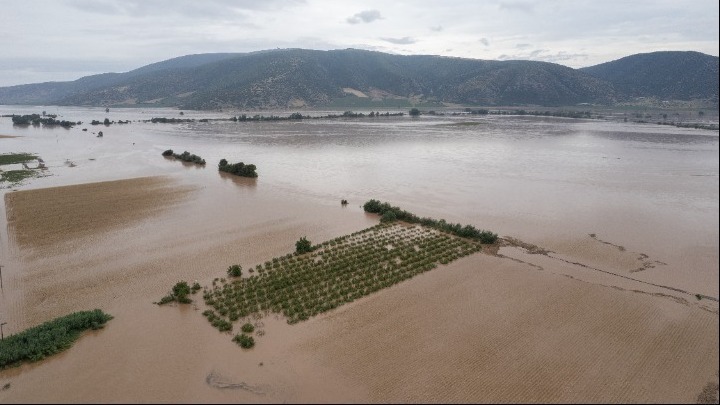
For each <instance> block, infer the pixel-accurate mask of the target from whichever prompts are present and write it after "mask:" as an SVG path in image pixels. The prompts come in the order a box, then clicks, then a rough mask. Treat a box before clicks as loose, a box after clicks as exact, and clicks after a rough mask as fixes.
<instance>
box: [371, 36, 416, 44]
mask: <svg viewBox="0 0 720 405" xmlns="http://www.w3.org/2000/svg"><path fill="white" fill-rule="evenodd" d="M380 39H382V40H383V41H387V42H390V43H391V44H396V45H409V44H414V43H415V42H417V40H415V39H413V38H410V37H402V38H380Z"/></svg>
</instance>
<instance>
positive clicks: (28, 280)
mask: <svg viewBox="0 0 720 405" xmlns="http://www.w3.org/2000/svg"><path fill="white" fill-rule="evenodd" d="M194 187H197V186H192V187H191V186H187V185H184V183H181V182H180V181H172V180H170V179H167V178H144V179H135V180H123V181H117V182H107V183H97V184H88V185H81V186H71V187H58V188H51V189H41V190H32V191H23V192H16V193H9V194H7V198H6V201H5V202H6V205H7V210H8V219H9V221H8V222H9V229H10V235H11V237H12V238H11V239H12V240H11V243H10V247H11V249H10V250H11V251H12V252H13V254H12V256H11V257H10V258H9V261H8V262H7V263H5V264H6V267H5V268H4V269H3V270H4V274H3V276H4V277H5V290H4V292H3V295H2V301H0V302H2V304H3V307H2V308H1V309H0V312H2V313H3V315H4V319H7V320H8V321H9V323H8V325H5V327H6V329H5V331H6V333H8V331H9V332H10V333H14V332H17V331H18V330H19V329H21V328H25V327H28V326H30V325H32V324H36V323H39V322H42V321H44V320H47V319H50V318H52V317H55V316H59V315H63V314H66V313H68V312H72V311H76V310H80V309H91V308H95V307H99V308H101V309H103V310H105V311H107V312H109V313H111V314H112V315H114V316H115V319H114V320H112V321H111V322H110V324H109V325H108V327H107V328H106V329H104V330H101V331H98V332H91V333H88V334H87V335H86V336H84V337H82V338H81V339H80V340H79V341H78V342H77V343H76V344H75V346H73V347H72V348H71V349H69V350H68V351H66V352H64V353H62V354H60V355H58V356H55V357H52V358H50V359H48V360H46V361H42V362H39V363H34V364H30V365H24V366H22V367H19V368H16V369H12V370H5V371H3V372H0V387H2V386H5V384H7V383H10V384H11V385H10V388H9V389H6V390H2V391H0V402H2V403H6V402H7V403H9V402H125V401H129V402H273V403H277V402H281V401H289V402H338V401H340V402H364V401H371V402H426V401H427V402H694V401H696V400H697V398H698V394H699V393H701V392H704V389H705V388H706V384H707V383H708V381H709V380H711V379H713V378H714V377H713V376H715V373H716V371H717V364H718V357H719V356H718V315H717V305H716V303H714V302H711V303H710V304H712V305H715V307H714V311H715V312H712V310H707V308H705V307H702V306H701V304H697V303H694V302H693V303H692V304H689V303H688V302H687V301H683V300H681V299H678V298H677V297H674V298H673V297H670V298H671V299H668V296H667V295H665V294H664V293H663V291H664V290H663V291H660V290H658V288H656V287H652V286H649V285H644V284H641V283H638V282H636V281H632V280H629V279H625V278H618V277H616V276H613V275H609V274H606V273H601V272H597V271H592V270H589V269H587V268H582V267H579V268H578V266H576V265H574V264H572V263H569V262H567V261H560V260H557V259H555V258H553V257H550V256H547V255H546V254H544V253H546V252H544V251H543V249H542V248H537V249H534V248H532V246H531V245H529V244H523V245H521V243H520V242H519V241H516V242H515V244H514V245H512V244H511V245H507V246H504V247H502V248H500V253H503V255H507V256H508V257H512V258H516V257H517V258H521V259H522V260H520V259H516V260H508V258H505V257H496V256H491V255H488V254H475V255H472V256H470V257H467V258H465V259H461V260H459V261H457V262H454V263H452V264H450V265H448V266H439V267H438V268H437V269H435V270H433V271H430V272H428V273H425V274H422V275H420V276H417V277H415V278H413V279H411V280H409V281H406V282H403V283H401V284H399V285H396V286H394V287H392V288H389V289H386V290H383V291H380V292H378V293H376V294H373V295H370V296H368V297H365V298H363V299H360V300H358V301H355V302H354V303H352V304H350V305H347V306H344V307H341V308H339V309H338V310H335V311H331V312H330V313H328V314H325V315H322V316H319V317H316V318H313V319H311V320H309V321H307V322H303V323H300V324H296V325H292V326H290V325H287V324H286V323H285V322H284V320H283V319H280V318H278V317H276V316H274V315H270V316H267V317H265V318H264V319H260V320H253V322H258V324H262V326H261V327H260V328H259V329H260V330H262V331H264V332H265V334H264V335H262V336H256V340H257V345H256V347H255V348H254V349H252V350H242V349H240V348H239V347H238V346H237V345H235V344H234V343H232V342H231V337H232V335H229V334H222V333H219V332H218V331H217V330H215V329H213V328H212V327H211V326H209V325H208V324H207V322H206V321H205V319H204V318H203V317H202V315H201V314H200V312H201V311H200V310H201V309H202V306H201V305H200V306H193V305H188V306H168V307H158V306H155V305H152V302H153V301H156V300H157V299H159V298H160V297H161V296H162V295H164V294H165V293H166V292H167V290H168V289H169V288H170V286H171V285H172V284H174V283H175V282H176V281H178V280H181V279H185V280H193V279H198V280H199V281H200V282H201V283H202V284H208V283H209V281H210V280H212V278H214V277H219V276H222V275H223V274H224V269H225V268H227V266H228V265H229V264H233V263H239V264H241V265H243V267H245V268H247V267H249V266H251V265H254V264H257V263H261V262H264V261H265V260H268V259H269V258H272V257H274V256H279V255H282V254H285V253H288V252H290V251H291V249H292V248H293V247H294V242H295V241H296V240H297V239H298V238H299V237H300V236H303V235H305V236H307V237H308V239H310V240H311V241H313V242H315V243H316V242H320V241H323V240H327V239H330V238H332V237H335V236H340V235H345V234H348V233H351V232H353V231H356V230H360V229H363V228H366V227H367V226H369V225H372V224H374V223H376V222H377V217H375V216H366V215H364V214H362V212H361V210H360V209H359V208H356V207H347V208H341V207H339V205H338V206H335V205H333V206H317V205H314V204H309V203H304V202H302V201H285V197H284V196H282V195H279V193H277V192H270V191H267V190H266V189H264V188H262V187H257V190H256V187H255V183H253V184H251V185H243V184H235V183H233V182H224V183H223V184H221V186H220V187H219V188H218V187H207V188H204V189H203V190H202V193H200V192H190V190H192V189H193V188H194ZM190 196H192V197H193V198H187V197H190ZM108 206H109V207H108ZM87 216H89V217H90V218H92V219H89V218H87ZM587 244H588V245H589V244H595V245H597V246H598V249H599V250H602V251H604V249H608V250H613V251H615V252H617V254H626V255H631V254H632V252H625V251H620V250H619V249H617V248H615V247H613V246H610V245H606V244H602V243H598V242H597V241H595V240H589V241H587ZM519 246H523V247H527V248H530V249H531V250H533V251H536V252H537V253H540V254H534V255H528V254H527V253H523V251H522V249H521V248H520V247H519ZM68 247H72V249H69V248H68ZM512 249H517V250H518V251H517V252H514V251H512ZM508 251H510V252H508ZM486 252H487V250H486ZM513 252H514V253H513ZM511 253H512V254H511ZM513 255H514V256H513ZM635 256H637V255H635ZM527 257H531V258H532V260H534V261H536V263H537V265H535V266H529V265H528V264H526V263H523V262H522V261H523V260H526V261H527ZM600 259H601V257H600V256H598V257H597V260H600ZM633 260H635V261H637V259H636V258H634V259H633ZM613 261H617V262H619V263H621V264H624V263H625V262H629V259H625V257H624V256H622V257H618V258H615V257H613V258H612V259H611V262H606V263H604V264H603V263H600V264H598V266H601V265H602V266H607V265H608V263H612V262H613ZM534 263H535V262H534ZM540 265H541V266H542V268H544V269H545V271H538V270H537V268H538V266H540ZM603 268H604V267H603ZM622 268H623V269H624V267H622ZM627 270H630V269H629V268H628V269H627ZM583 271H584V272H586V273H587V274H585V273H582V272H583ZM578 275H579V276H580V277H582V279H575V278H571V277H573V276H578ZM616 279H617V280H620V281H622V282H623V283H627V285H624V284H623V285H621V286H618V285H616V284H613V283H614V282H615V280H616ZM621 287H622V288H621ZM705 301H707V300H703V301H702V302H705ZM702 302H701V303H702ZM702 305H705V304H702ZM711 309H712V308H711ZM242 321H243V320H241V322H242ZM261 364H262V365H261ZM705 391H708V390H707V389H705Z"/></svg>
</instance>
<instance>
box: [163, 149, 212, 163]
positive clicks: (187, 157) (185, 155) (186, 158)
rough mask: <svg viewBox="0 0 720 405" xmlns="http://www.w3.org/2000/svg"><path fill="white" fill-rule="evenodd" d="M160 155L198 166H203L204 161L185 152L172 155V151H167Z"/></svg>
mask: <svg viewBox="0 0 720 405" xmlns="http://www.w3.org/2000/svg"><path fill="white" fill-rule="evenodd" d="M162 155H163V156H166V157H169V156H172V157H174V158H175V159H179V160H182V161H183V162H188V163H195V164H198V165H205V159H203V158H201V157H200V156H198V155H195V154H192V153H190V152H188V151H185V152H183V153H181V154H177V153H173V150H172V149H168V150H166V151H165V152H163V153H162Z"/></svg>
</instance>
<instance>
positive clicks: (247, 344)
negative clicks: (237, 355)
mask: <svg viewBox="0 0 720 405" xmlns="http://www.w3.org/2000/svg"><path fill="white" fill-rule="evenodd" d="M233 342H235V343H237V344H238V345H239V346H240V347H242V348H243V349H250V348H252V347H253V346H255V339H253V337H252V336H248V335H246V334H244V333H241V334H239V335H235V337H234V338H233Z"/></svg>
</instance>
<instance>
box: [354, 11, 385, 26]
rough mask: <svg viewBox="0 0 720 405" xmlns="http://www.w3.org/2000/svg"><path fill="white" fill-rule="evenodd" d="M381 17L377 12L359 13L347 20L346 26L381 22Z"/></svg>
mask: <svg viewBox="0 0 720 405" xmlns="http://www.w3.org/2000/svg"><path fill="white" fill-rule="evenodd" d="M381 19H382V16H381V15H380V12H379V11H378V10H365V11H361V12H359V13H357V14H355V15H353V16H352V17H348V18H347V20H346V21H347V22H348V24H359V23H371V22H373V21H375V20H381Z"/></svg>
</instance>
